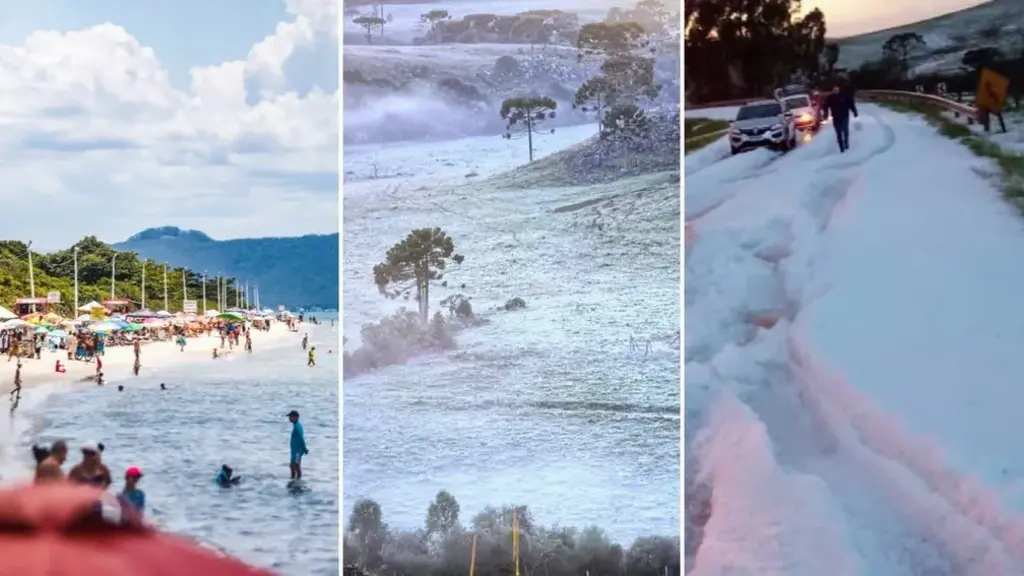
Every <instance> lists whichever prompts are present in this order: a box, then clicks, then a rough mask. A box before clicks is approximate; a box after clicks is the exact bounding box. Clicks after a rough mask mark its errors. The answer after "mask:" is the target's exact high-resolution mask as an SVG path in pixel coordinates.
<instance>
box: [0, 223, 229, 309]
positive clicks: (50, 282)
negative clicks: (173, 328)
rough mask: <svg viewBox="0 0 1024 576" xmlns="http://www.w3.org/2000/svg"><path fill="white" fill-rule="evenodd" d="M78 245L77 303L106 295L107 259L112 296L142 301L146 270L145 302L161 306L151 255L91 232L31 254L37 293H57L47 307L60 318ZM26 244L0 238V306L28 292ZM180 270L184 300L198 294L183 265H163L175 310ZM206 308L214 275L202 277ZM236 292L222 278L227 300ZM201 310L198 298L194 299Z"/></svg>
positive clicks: (70, 301)
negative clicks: (123, 247) (62, 245)
mask: <svg viewBox="0 0 1024 576" xmlns="http://www.w3.org/2000/svg"><path fill="white" fill-rule="evenodd" d="M75 248H78V282H79V302H80V304H85V303H86V302H89V301H90V300H96V301H99V302H102V301H103V300H106V299H108V298H110V272H111V261H112V260H114V257H115V254H116V260H114V263H115V264H116V266H115V267H114V285H115V292H114V293H115V296H116V297H118V298H127V299H129V300H131V301H132V302H134V303H136V306H138V305H140V304H141V301H142V270H143V267H145V270H146V303H147V306H148V307H150V308H153V309H159V308H163V307H164V284H163V278H164V265H163V264H162V263H158V262H154V261H152V260H145V261H143V260H140V259H139V257H138V254H136V253H135V252H122V251H117V250H114V249H113V248H111V247H110V246H108V245H107V244H104V243H103V242H102V241H100V240H99V239H97V238H96V237H95V236H87V237H85V238H83V239H82V240H80V241H78V242H77V243H75V244H74V245H73V246H71V247H70V248H67V249H65V250H59V251H56V252H51V253H49V254H39V253H35V252H33V253H32V265H33V276H34V280H35V293H36V296H37V297H43V296H46V294H47V293H48V292H60V295H61V301H60V303H59V304H56V305H54V306H53V310H54V311H55V312H56V313H58V314H60V315H62V316H65V317H73V316H75V315H76V313H75V311H74V309H73V308H74V298H75V289H74V285H75V281H74V249H75ZM28 270H29V268H28V245H27V244H25V243H24V242H18V241H10V240H8V241H0V306H5V307H8V308H10V307H11V306H12V305H13V304H14V301H15V300H16V299H18V298H22V297H26V296H29V295H30V293H31V286H30V282H29V274H28ZM182 275H184V277H185V286H186V288H187V290H188V297H189V299H190V300H199V299H200V297H201V295H202V290H203V281H202V276H201V275H199V274H196V273H195V272H192V271H191V270H188V269H185V268H171V267H168V268H167V300H168V303H167V311H168V312H179V311H181V307H182V299H183V295H182ZM206 284H207V286H206V296H207V303H206V306H207V308H216V306H217V303H216V302H215V301H214V300H211V298H213V299H216V294H217V284H216V279H214V278H207V279H206ZM235 297H236V291H235V289H234V287H233V286H232V283H231V280H230V279H228V299H227V301H228V302H229V303H234V302H235ZM199 308H200V309H202V303H200V304H199Z"/></svg>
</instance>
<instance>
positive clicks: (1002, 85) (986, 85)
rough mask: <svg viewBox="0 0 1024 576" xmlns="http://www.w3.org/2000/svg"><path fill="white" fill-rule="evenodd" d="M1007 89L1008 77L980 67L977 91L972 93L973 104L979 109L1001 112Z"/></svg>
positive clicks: (1008, 88)
mask: <svg viewBox="0 0 1024 576" xmlns="http://www.w3.org/2000/svg"><path fill="white" fill-rule="evenodd" d="M1009 90H1010V79H1009V78H1007V77H1006V76H1003V75H1002V74H1000V73H998V72H995V71H994V70H991V69H989V68H982V69H981V74H980V76H979V77H978V91H977V92H975V93H974V104H975V105H976V106H977V107H978V109H979V110H985V111H987V112H989V113H992V114H1002V112H1003V102H1004V101H1005V100H1006V93H1007V92H1009Z"/></svg>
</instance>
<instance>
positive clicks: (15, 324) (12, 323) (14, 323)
mask: <svg viewBox="0 0 1024 576" xmlns="http://www.w3.org/2000/svg"><path fill="white" fill-rule="evenodd" d="M29 326H32V325H31V324H29V323H28V322H25V321H24V320H22V319H20V318H15V319H14V320H8V321H6V322H3V323H0V328H3V329H4V330H11V329H17V328H28V327H29Z"/></svg>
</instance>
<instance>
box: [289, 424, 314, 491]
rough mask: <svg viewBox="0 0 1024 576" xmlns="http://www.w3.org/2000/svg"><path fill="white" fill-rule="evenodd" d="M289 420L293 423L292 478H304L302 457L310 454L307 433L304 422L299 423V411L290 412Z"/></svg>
mask: <svg viewBox="0 0 1024 576" xmlns="http://www.w3.org/2000/svg"><path fill="white" fill-rule="evenodd" d="M288 421H289V422H291V423H292V441H291V449H292V458H291V468H292V480H298V479H300V478H302V457H303V456H305V455H306V454H309V450H308V449H307V448H306V435H305V434H304V433H303V431H302V424H300V423H299V413H298V412H297V411H295V410H292V411H291V412H289V413H288Z"/></svg>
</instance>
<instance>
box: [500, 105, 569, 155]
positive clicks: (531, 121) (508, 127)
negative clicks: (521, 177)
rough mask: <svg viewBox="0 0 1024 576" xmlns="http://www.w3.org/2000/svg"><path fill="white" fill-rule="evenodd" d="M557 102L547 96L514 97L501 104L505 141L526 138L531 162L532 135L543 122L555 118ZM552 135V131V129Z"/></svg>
mask: <svg viewBox="0 0 1024 576" xmlns="http://www.w3.org/2000/svg"><path fill="white" fill-rule="evenodd" d="M556 108H558V102H556V101H555V100H554V99H552V98H548V97H547V96H516V97H514V98H509V99H507V100H505V101H504V102H502V103H501V111H500V112H499V113H500V115H501V119H502V120H504V121H505V135H504V137H505V139H506V140H513V139H518V138H522V137H524V136H525V137H526V139H527V141H528V146H529V150H530V154H529V156H530V162H533V135H534V134H535V133H537V127H538V125H539V124H540V123H542V122H544V121H545V120H548V119H551V118H554V117H555V109H556ZM551 132H552V133H553V132H554V130H553V129H552V130H551Z"/></svg>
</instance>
